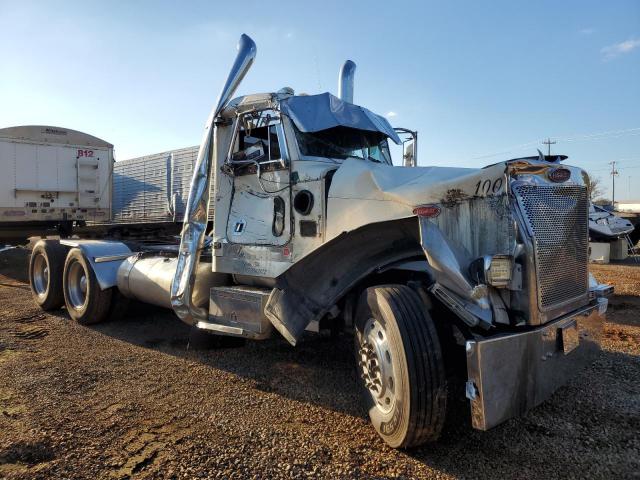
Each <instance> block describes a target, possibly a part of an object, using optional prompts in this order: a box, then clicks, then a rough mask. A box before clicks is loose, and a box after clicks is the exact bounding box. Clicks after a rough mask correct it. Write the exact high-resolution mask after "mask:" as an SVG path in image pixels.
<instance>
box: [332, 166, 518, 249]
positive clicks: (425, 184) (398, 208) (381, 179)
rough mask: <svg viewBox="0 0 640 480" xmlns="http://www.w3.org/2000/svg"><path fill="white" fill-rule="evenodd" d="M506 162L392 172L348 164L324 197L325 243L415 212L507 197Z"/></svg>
mask: <svg viewBox="0 0 640 480" xmlns="http://www.w3.org/2000/svg"><path fill="white" fill-rule="evenodd" d="M506 166H507V163H506V162H502V163H497V164H494V165H491V166H488V167H485V168H480V169H476V168H455V167H394V166H390V165H385V164H379V163H374V162H368V161H362V160H346V161H345V162H344V163H343V164H342V165H341V166H340V168H338V170H337V171H336V173H335V174H334V176H333V180H332V183H331V187H330V189H329V195H328V207H327V240H329V239H331V238H334V237H335V236H337V235H339V234H340V233H342V232H346V231H349V230H355V229H356V228H358V227H361V226H363V225H367V224H369V223H375V222H383V221H388V220H394V219H399V218H406V217H410V216H413V215H414V213H413V210H414V208H416V207H417V206H420V205H425V204H438V205H445V206H446V205H450V204H452V203H457V202H460V201H463V200H465V199H467V198H471V197H474V196H487V195H498V194H501V193H505V192H506V183H507V182H506V179H505V171H506Z"/></svg>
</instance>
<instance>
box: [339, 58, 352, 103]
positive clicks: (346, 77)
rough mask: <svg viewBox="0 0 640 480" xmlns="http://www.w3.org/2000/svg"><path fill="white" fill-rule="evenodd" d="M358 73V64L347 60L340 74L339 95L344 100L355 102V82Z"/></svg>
mask: <svg viewBox="0 0 640 480" xmlns="http://www.w3.org/2000/svg"><path fill="white" fill-rule="evenodd" d="M355 75H356V64H355V63H354V62H352V61H351V60H347V61H346V62H344V64H343V65H342V68H341V69H340V74H339V75H338V97H339V98H340V100H342V101H343V102H349V103H353V84H354V78H355Z"/></svg>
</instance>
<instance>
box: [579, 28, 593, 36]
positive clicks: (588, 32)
mask: <svg viewBox="0 0 640 480" xmlns="http://www.w3.org/2000/svg"><path fill="white" fill-rule="evenodd" d="M595 31H596V29H595V28H581V29H580V33H581V34H583V35H591V34H592V33H595Z"/></svg>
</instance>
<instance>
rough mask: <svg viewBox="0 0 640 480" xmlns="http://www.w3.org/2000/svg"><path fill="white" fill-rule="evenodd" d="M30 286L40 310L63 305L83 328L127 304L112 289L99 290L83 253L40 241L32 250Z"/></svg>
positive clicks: (47, 241)
mask: <svg viewBox="0 0 640 480" xmlns="http://www.w3.org/2000/svg"><path fill="white" fill-rule="evenodd" d="M29 283H30V285H31V292H32V294H33V298H34V300H35V301H36V303H37V304H38V305H39V306H40V307H41V308H42V309H43V310H47V311H49V310H57V309H59V308H61V307H62V306H63V305H66V307H67V312H68V313H69V316H70V317H71V318H72V319H73V320H75V321H76V322H78V323H80V324H82V325H91V324H94V323H99V322H102V321H104V320H106V319H107V318H108V317H111V316H114V314H115V313H116V312H118V313H120V312H121V310H122V309H123V307H125V306H126V304H127V301H126V299H124V298H122V296H121V295H120V294H119V293H118V292H117V289H116V288H115V287H113V288H105V289H104V290H103V289H102V288H100V284H99V283H98V280H97V278H96V275H95V273H94V272H93V268H92V267H91V265H90V264H89V262H88V261H87V259H86V258H85V256H84V254H83V253H82V250H80V249H79V248H72V249H70V250H67V249H66V248H65V247H64V246H62V245H60V243H59V242H58V241H55V240H39V241H38V242H37V243H36V244H35V246H34V247H33V250H32V252H31V259H30V261H29Z"/></svg>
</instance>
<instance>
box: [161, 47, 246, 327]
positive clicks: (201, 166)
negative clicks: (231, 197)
mask: <svg viewBox="0 0 640 480" xmlns="http://www.w3.org/2000/svg"><path fill="white" fill-rule="evenodd" d="M237 48H238V54H237V56H236V59H235V61H234V62H233V66H232V67H231V70H230V71H229V76H228V77H227V81H226V82H225V84H224V86H223V87H222V91H221V92H220V96H219V97H218V102H217V104H216V106H215V107H214V109H213V110H212V111H211V114H210V115H209V118H208V120H207V124H206V127H205V129H204V134H203V136H202V142H201V143H200V149H199V150H198V159H197V160H196V164H195V166H194V169H193V178H192V179H191V185H190V188H189V198H188V200H187V205H186V210H185V214H184V224H183V227H182V234H181V236H180V250H179V253H178V259H177V264H176V269H175V274H174V276H173V281H172V283H171V307H172V308H173V310H174V311H175V313H176V315H177V316H178V317H179V318H180V319H181V320H182V321H183V322H185V323H188V324H190V325H193V324H195V323H196V322H197V321H200V320H203V321H206V320H207V318H208V312H207V310H206V309H204V308H200V307H197V306H196V305H195V304H194V303H193V301H192V295H193V289H194V284H195V278H196V275H195V272H196V271H197V270H198V263H199V261H200V253H201V251H202V248H203V244H204V237H205V233H206V232H205V230H206V228H207V214H208V212H209V183H210V181H209V180H210V173H211V162H212V157H213V152H214V150H215V149H214V145H215V142H216V129H217V127H216V124H215V121H216V118H217V117H218V115H219V114H220V112H221V111H222V109H223V108H224V106H225V105H226V104H227V102H228V101H229V100H230V99H231V96H232V95H233V94H234V92H235V91H236V89H237V88H238V85H239V84H240V82H241V81H242V79H243V78H244V76H245V75H246V73H247V71H249V68H250V67H251V64H252V63H253V60H254V59H255V57H256V44H255V42H254V41H253V40H252V39H251V38H249V37H248V36H247V35H244V34H243V35H242V36H241V37H240V40H239V42H238V47H237Z"/></svg>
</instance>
